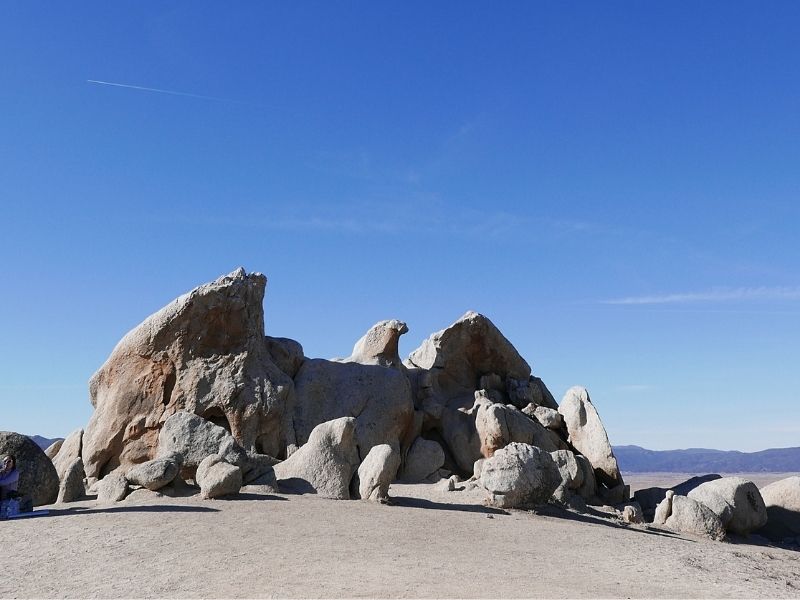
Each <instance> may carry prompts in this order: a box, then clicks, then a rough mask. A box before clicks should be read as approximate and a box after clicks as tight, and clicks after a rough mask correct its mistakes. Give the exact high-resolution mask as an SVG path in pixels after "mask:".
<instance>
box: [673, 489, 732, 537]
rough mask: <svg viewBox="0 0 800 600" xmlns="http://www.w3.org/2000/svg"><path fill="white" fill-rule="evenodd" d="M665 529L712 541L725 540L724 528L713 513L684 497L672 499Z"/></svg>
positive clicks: (676, 496)
mask: <svg viewBox="0 0 800 600" xmlns="http://www.w3.org/2000/svg"><path fill="white" fill-rule="evenodd" d="M665 525H666V527H668V528H669V529H672V530H673V531H680V532H683V533H691V534H693V535H700V536H704V537H707V538H710V539H712V540H722V539H724V538H725V528H724V527H723V526H722V521H720V519H719V517H718V516H717V515H716V514H714V512H713V511H712V510H711V509H710V508H708V507H707V506H705V505H704V504H701V503H700V502H697V501H696V500H693V499H692V498H688V497H686V496H678V495H675V496H674V497H673V498H672V510H671V512H670V515H669V517H668V518H667V519H666V521H665Z"/></svg>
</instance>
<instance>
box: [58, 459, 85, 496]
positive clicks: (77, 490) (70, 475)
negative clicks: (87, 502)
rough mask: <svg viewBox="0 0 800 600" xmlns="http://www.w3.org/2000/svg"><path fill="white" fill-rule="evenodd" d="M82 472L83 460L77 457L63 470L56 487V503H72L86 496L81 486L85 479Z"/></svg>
mask: <svg viewBox="0 0 800 600" xmlns="http://www.w3.org/2000/svg"><path fill="white" fill-rule="evenodd" d="M85 476H86V475H85V473H84V470H83V460H81V457H80V456H78V457H76V458H74V459H73V460H72V462H71V463H70V464H69V465H67V466H66V467H64V468H63V472H62V474H61V476H60V478H59V486H58V499H57V500H56V502H59V503H62V502H74V501H76V500H80V499H81V498H83V496H85V495H86V490H85V488H84V485H83V480H84V477H85Z"/></svg>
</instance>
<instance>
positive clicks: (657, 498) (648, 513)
mask: <svg viewBox="0 0 800 600" xmlns="http://www.w3.org/2000/svg"><path fill="white" fill-rule="evenodd" d="M721 477H722V475H717V474H709V475H697V476H695V477H690V478H689V479H687V480H686V481H684V482H682V483H679V484H678V485H674V486H672V487H671V488H661V487H651V488H643V489H641V490H636V493H635V494H634V495H633V499H634V500H635V501H636V502H638V503H639V506H641V507H642V512H643V513H644V518H645V521H648V522H650V521H652V520H653V515H654V514H655V510H656V506H658V504H659V502H661V501H662V500H664V498H666V496H667V490H672V491H673V492H674V493H675V494H678V495H679V496H687V495H688V494H689V492H691V491H692V490H693V489H694V488H696V487H697V486H698V485H700V484H703V483H705V482H706V481H714V480H715V479H720V478H721Z"/></svg>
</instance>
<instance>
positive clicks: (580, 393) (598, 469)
mask: <svg viewBox="0 0 800 600" xmlns="http://www.w3.org/2000/svg"><path fill="white" fill-rule="evenodd" d="M558 412H559V413H561V416H562V417H564V423H565V424H566V426H567V431H568V432H569V443H570V444H572V445H573V446H574V447H575V449H576V450H577V451H578V452H580V453H581V454H583V455H584V456H585V457H586V458H588V459H589V462H590V463H592V466H593V467H594V469H595V474H596V475H597V479H598V481H599V482H601V483H604V484H605V485H606V486H607V487H609V488H612V487H616V486H618V485H620V484H621V483H622V475H621V474H620V472H619V465H618V464H617V459H616V458H615V457H614V452H613V451H612V450H611V444H610V443H609V441H608V434H607V433H606V429H605V427H603V423H602V421H600V415H598V414H597V409H595V407H594V404H592V401H591V399H590V398H589V392H587V391H586V388H582V387H580V386H576V387H572V388H570V389H569V390H567V393H566V394H565V395H564V398H563V399H562V400H561V404H560V405H559V407H558Z"/></svg>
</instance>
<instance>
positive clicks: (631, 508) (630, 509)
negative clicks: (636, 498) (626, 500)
mask: <svg viewBox="0 0 800 600" xmlns="http://www.w3.org/2000/svg"><path fill="white" fill-rule="evenodd" d="M622 520H623V521H625V522H626V523H632V524H636V525H638V524H641V523H644V514H643V513H642V507H641V506H639V503H638V502H631V503H630V504H626V505H625V506H624V507H623V508H622Z"/></svg>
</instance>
